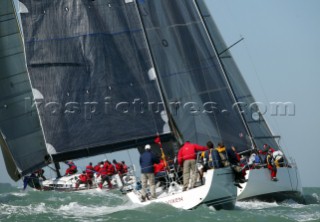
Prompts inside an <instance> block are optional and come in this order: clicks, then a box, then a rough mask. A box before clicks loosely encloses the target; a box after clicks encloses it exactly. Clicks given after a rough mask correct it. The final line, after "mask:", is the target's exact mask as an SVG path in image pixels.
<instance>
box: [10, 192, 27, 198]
mask: <svg viewBox="0 0 320 222" xmlns="http://www.w3.org/2000/svg"><path fill="white" fill-rule="evenodd" d="M10 194H11V195H13V196H17V197H25V196H27V195H28V193H27V192H19V193H18V192H14V193H10Z"/></svg>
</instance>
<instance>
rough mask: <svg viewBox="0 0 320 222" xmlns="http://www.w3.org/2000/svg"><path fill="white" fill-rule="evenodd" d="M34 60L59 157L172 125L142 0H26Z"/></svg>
mask: <svg viewBox="0 0 320 222" xmlns="http://www.w3.org/2000/svg"><path fill="white" fill-rule="evenodd" d="M21 2H22V3H23V4H24V6H25V8H26V12H25V13H23V14H21V18H22V24H23V29H24V39H25V47H26V54H27V65H28V70H29V74H30V78H31V83H32V86H33V88H35V89H36V90H37V91H38V93H39V94H40V95H41V98H40V99H39V100H37V103H38V107H39V112H40V118H41V122H42V126H43V131H44V134H45V138H46V142H47V147H48V151H49V152H50V155H51V156H52V157H53V160H55V161H62V160H66V159H70V158H77V157H84V156H91V155H97V154H100V153H105V152H113V151H118V150H121V149H125V148H128V147H132V146H135V145H138V144H139V143H143V142H145V141H146V140H147V139H148V138H154V136H155V135H156V134H157V133H159V134H160V135H163V134H167V133H170V132H171V131H170V128H169V127H166V125H167V123H166V119H168V118H167V117H165V116H166V115H165V113H164V112H163V111H164V108H163V100H162V98H161V94H160V91H159V87H158V84H157V78H156V73H155V69H154V67H153V63H152V59H151V57H150V54H149V50H148V46H147V42H146V40H145V37H144V32H143V27H142V24H141V22H140V17H139V13H138V11H137V6H136V4H135V2H134V1H127V0H126V1H124V0H119V1H118V0H117V1H98V0H97V1H80V0H76V1H32V0H23V1H21Z"/></svg>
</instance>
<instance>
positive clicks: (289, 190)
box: [237, 166, 303, 201]
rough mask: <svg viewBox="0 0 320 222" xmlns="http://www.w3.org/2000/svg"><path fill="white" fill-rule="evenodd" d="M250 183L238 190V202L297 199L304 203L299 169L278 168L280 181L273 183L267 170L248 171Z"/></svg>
mask: <svg viewBox="0 0 320 222" xmlns="http://www.w3.org/2000/svg"><path fill="white" fill-rule="evenodd" d="M246 173H247V174H246V179H248V182H246V183H242V184H241V186H242V188H238V196H237V200H248V199H260V200H276V201H278V200H279V201H281V200H284V199H295V200H298V201H303V197H302V193H303V192H302V185H301V180H300V175H299V172H298V168H297V167H296V166H294V167H291V168H289V167H281V168H277V178H278V181H276V182H275V181H272V180H271V177H270V171H269V169H267V168H260V169H252V170H248V171H246Z"/></svg>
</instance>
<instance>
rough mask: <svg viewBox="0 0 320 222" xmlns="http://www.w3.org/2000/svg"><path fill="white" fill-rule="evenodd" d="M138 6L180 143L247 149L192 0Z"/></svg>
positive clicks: (240, 123)
mask: <svg viewBox="0 0 320 222" xmlns="http://www.w3.org/2000/svg"><path fill="white" fill-rule="evenodd" d="M137 2H138V6H139V11H140V15H141V18H142V22H143V25H144V27H145V32H146V36H147V40H148V43H149V46H150V49H151V53H152V56H153V59H154V61H155V66H156V70H157V71H158V74H159V77H160V80H161V83H162V86H163V89H164V93H165V98H166V99H167V103H168V104H169V106H170V109H171V113H172V115H173V118H174V120H175V122H176V124H177V126H178V128H179V129H180V131H182V132H183V136H184V139H185V140H190V141H194V142H198V143H202V144H203V143H205V142H207V141H208V140H210V139H211V140H213V141H214V142H215V143H217V142H221V141H223V142H224V143H225V144H227V145H235V146H237V147H240V148H241V149H248V148H250V147H251V141H250V139H249V136H248V134H247V130H246V128H245V126H244V124H243V121H242V119H241V116H240V113H239V110H238V109H237V107H236V106H235V105H234V104H235V102H236V101H235V98H234V97H233V95H232V92H231V90H230V87H229V83H228V81H227V79H226V76H225V75H224V73H223V69H222V66H221V64H220V61H219V59H218V56H217V53H216V51H215V49H214V47H212V44H211V41H210V38H209V36H208V34H207V33H206V32H207V30H206V27H205V26H204V24H203V22H202V17H201V15H200V13H199V11H198V7H197V4H196V3H195V1H193V0H185V1H172V0H161V1H137Z"/></svg>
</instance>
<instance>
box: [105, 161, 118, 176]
mask: <svg viewBox="0 0 320 222" xmlns="http://www.w3.org/2000/svg"><path fill="white" fill-rule="evenodd" d="M115 172H116V170H115V168H114V166H113V165H112V164H109V166H108V168H107V175H109V176H112V175H113V174H115Z"/></svg>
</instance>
